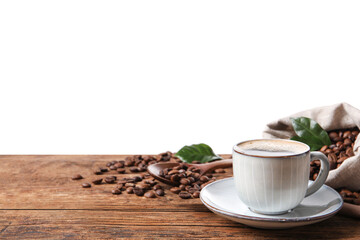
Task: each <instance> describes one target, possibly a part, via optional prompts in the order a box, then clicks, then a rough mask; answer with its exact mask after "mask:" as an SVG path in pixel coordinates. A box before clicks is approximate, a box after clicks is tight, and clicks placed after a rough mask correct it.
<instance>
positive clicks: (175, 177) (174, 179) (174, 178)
mask: <svg viewBox="0 0 360 240" xmlns="http://www.w3.org/2000/svg"><path fill="white" fill-rule="evenodd" d="M170 181H171V182H174V183H177V182H179V181H180V177H179V175H177V174H176V175H172V176H171V177H170Z"/></svg>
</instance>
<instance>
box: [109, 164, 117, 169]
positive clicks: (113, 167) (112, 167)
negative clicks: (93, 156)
mask: <svg viewBox="0 0 360 240" xmlns="http://www.w3.org/2000/svg"><path fill="white" fill-rule="evenodd" d="M109 168H110V170H116V169H117V167H115V166H114V165H111V166H110V167H109Z"/></svg>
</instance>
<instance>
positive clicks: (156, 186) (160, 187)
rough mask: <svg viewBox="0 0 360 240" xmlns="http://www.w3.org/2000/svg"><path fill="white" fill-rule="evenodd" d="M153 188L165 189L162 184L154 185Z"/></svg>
mask: <svg viewBox="0 0 360 240" xmlns="http://www.w3.org/2000/svg"><path fill="white" fill-rule="evenodd" d="M153 189H154V190H158V189H163V187H162V186H161V185H158V184H157V185H155V186H154V187H153Z"/></svg>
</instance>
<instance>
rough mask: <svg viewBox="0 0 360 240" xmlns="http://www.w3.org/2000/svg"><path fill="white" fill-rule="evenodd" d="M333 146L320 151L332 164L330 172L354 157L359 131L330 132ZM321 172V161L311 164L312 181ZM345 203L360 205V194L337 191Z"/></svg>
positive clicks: (345, 190)
mask: <svg viewBox="0 0 360 240" xmlns="http://www.w3.org/2000/svg"><path fill="white" fill-rule="evenodd" d="M328 134H329V137H330V140H331V143H332V144H331V145H329V146H327V145H325V146H323V147H322V148H321V149H320V151H321V152H322V153H324V154H325V155H326V156H327V157H328V159H329V163H330V170H333V169H336V168H339V167H340V166H341V164H343V163H344V162H345V161H346V160H347V159H348V158H350V157H352V156H354V155H355V154H354V151H353V148H354V143H355V140H356V139H357V137H358V135H359V129H358V128H353V129H341V130H334V131H330V132H328ZM319 171H320V161H319V160H314V161H312V162H311V163H310V180H315V179H316V178H317V176H318V174H319ZM337 191H338V192H339V193H340V195H341V197H342V198H343V199H344V201H345V202H348V203H352V204H357V205H360V192H352V191H350V190H348V189H345V188H341V189H337Z"/></svg>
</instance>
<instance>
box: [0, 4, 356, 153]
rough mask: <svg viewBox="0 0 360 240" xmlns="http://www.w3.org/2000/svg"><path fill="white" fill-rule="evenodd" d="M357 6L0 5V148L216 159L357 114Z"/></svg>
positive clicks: (0, 151)
mask: <svg viewBox="0 0 360 240" xmlns="http://www.w3.org/2000/svg"><path fill="white" fill-rule="evenodd" d="M359 12H360V2H359V1H329V0H326V1H314V0H311V1H306V0H304V1H289V0H286V1H276V0H272V1H258V0H251V1H209V0H205V1H194V0H190V1H186V0H181V1H170V0H164V1H149V0H146V1H135V0H133V1H89V0H86V1H74V0H70V1H66V0H61V1H49V0H46V1H16V0H12V1H1V2H0V154H127V153H154V154H155V153H159V152H162V151H166V150H171V151H177V150H179V149H180V148H181V147H182V146H183V145H187V144H193V143H200V142H204V143H207V144H209V145H210V146H211V147H212V148H213V149H214V150H215V152H217V153H230V152H231V148H232V146H233V145H234V144H235V143H236V142H239V141H242V140H246V139H249V138H260V137H261V134H262V131H263V129H264V127H265V125H266V124H267V123H268V122H270V121H273V120H275V119H277V118H280V117H284V116H287V115H290V114H292V113H295V112H298V111H302V110H305V109H308V108H313V107H318V106H323V105H331V104H334V103H338V102H348V103H350V104H352V105H353V106H354V107H357V108H360V96H359V89H360V81H359V77H360V68H359V67H360V14H359Z"/></svg>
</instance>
